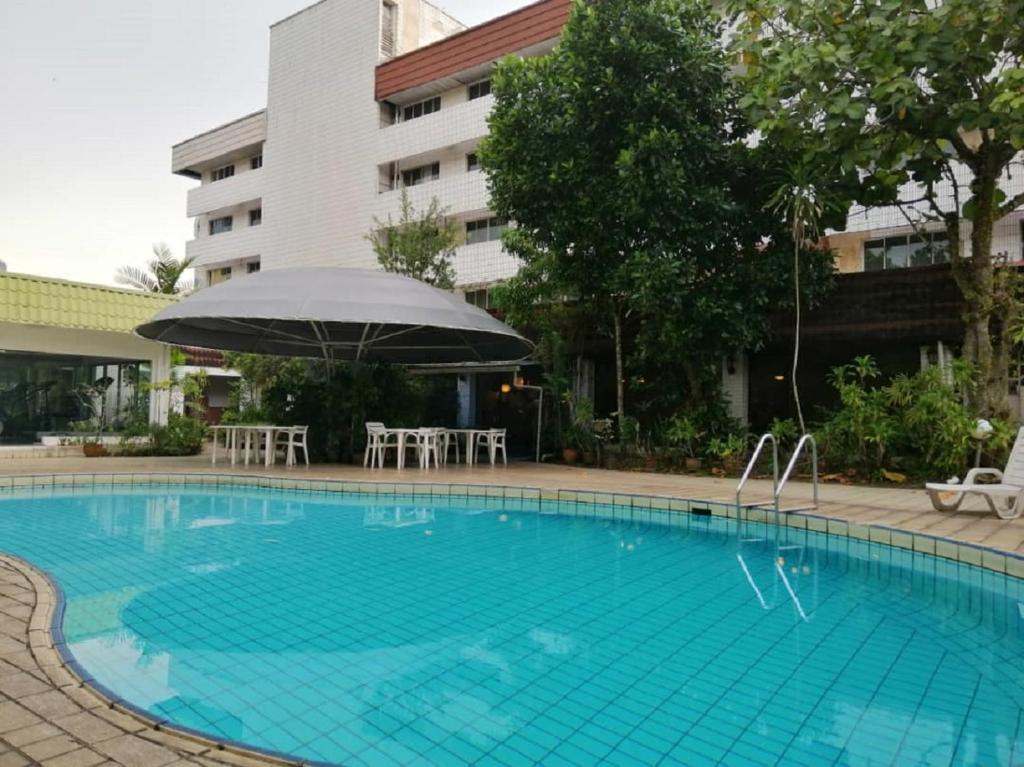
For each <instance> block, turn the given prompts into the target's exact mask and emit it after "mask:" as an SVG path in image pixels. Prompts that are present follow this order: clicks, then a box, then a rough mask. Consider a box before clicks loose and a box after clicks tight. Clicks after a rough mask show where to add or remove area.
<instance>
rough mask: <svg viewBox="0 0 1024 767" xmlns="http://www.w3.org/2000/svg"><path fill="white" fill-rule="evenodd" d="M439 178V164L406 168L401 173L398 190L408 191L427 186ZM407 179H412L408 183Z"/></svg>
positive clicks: (433, 163)
mask: <svg viewBox="0 0 1024 767" xmlns="http://www.w3.org/2000/svg"><path fill="white" fill-rule="evenodd" d="M439 178H441V163H440V162H431V163H427V164H426V165H418V166H416V167H415V168H408V169H406V170H403V171H401V185H400V187H399V188H401V189H408V188H410V187H414V186H420V185H422V184H427V183H429V182H431V181H437V180H438V179H439ZM409 179H413V180H412V182H411V183H410V182H409Z"/></svg>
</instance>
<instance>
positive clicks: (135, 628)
mask: <svg viewBox="0 0 1024 767" xmlns="http://www.w3.org/2000/svg"><path fill="white" fill-rule="evenodd" d="M603 511H604V512H605V513H607V512H609V511H611V510H610V509H607V508H606V509H604V510H603ZM616 513H617V514H618V515H619V516H620V517H621V518H620V519H606V518H597V517H595V513H594V509H593V508H592V507H587V506H579V507H577V506H575V505H574V504H564V503H563V504H560V505H554V504H552V505H550V506H549V505H541V504H539V503H538V502H523V501H519V502H516V501H497V500H484V499H472V498H471V499H466V498H462V499H447V498H444V499H435V500H433V501H431V502H424V500H423V499H422V498H421V499H413V498H402V497H393V496H392V497H388V496H378V497H374V496H341V495H338V494H327V493H311V492H310V493H306V492H291V491H288V492H282V491H270V490H256V489H241V488H230V489H214V488H210V489H199V488H185V487H174V486H150V487H142V488H138V487H136V488H110V487H107V488H95V489H93V488H89V489H77V490H76V489H70V488H68V489H63V490H62V489H60V488H55V489H53V490H37V491H26V492H24V493H22V494H20V495H19V494H15V493H11V492H7V493H4V494H0V550H5V551H8V552H11V553H13V554H16V555H19V556H22V557H24V558H25V559H27V560H29V561H31V562H33V563H34V564H36V565H37V566H39V567H41V568H43V569H45V570H46V571H48V572H49V573H50V574H51V575H52V576H53V577H54V579H55V580H56V581H57V583H58V584H59V585H60V587H61V588H62V589H63V591H64V593H65V595H66V598H67V607H66V612H65V616H64V623H63V629H64V632H65V636H66V641H67V645H68V649H69V650H70V652H71V653H72V654H73V656H74V658H75V659H76V660H77V661H78V662H79V663H80V664H81V666H82V667H83V668H84V670H85V671H86V672H87V673H88V674H90V675H91V676H92V677H94V678H95V680H96V681H97V682H98V683H99V684H101V685H103V686H104V687H106V688H108V689H109V690H110V691H112V692H113V693H115V694H117V695H119V696H121V697H123V698H125V699H126V700H127V701H129V702H131V703H133V704H135V705H137V706H138V707H140V708H143V709H145V710H146V711H148V712H150V713H151V714H152V715H154V716H156V717H160V718H164V719H166V720H169V721H171V722H174V723H176V724H179V725H183V726H186V727H189V728H193V729H196V730H201V731H203V732H205V733H208V734H211V735H214V736H220V737H224V738H230V739H233V740H238V741H243V742H245V743H248V744H251V745H254V746H257V747H261V748H264V749H269V750H273V751H278V752H286V753H289V754H293V755H297V756H301V757H304V758H306V759H310V760H318V761H323V762H329V763H344V764H348V765H363V764H372V765H392V764H438V765H452V764H462V763H472V764H480V765H499V764H500V765H529V764H544V765H546V766H547V765H568V764H573V765H596V764H621V765H643V764H651V765H654V764H661V765H687V766H688V767H695V766H699V765H713V764H725V765H775V764H783V765H808V766H809V767H817V766H818V765H844V766H849V767H859V766H861V765H863V766H864V767H867V766H868V765H872V766H873V765H889V764H892V765H948V764H956V765H1013V764H1020V763H1024V716H1022V712H1024V632H1022V625H1024V619H1022V615H1024V607H1021V600H1024V588H1022V584H1021V582H1020V581H1018V580H1016V579H1012V578H1006V577H1003V576H1000V575H996V574H993V573H990V572H985V571H982V570H979V569H975V568H971V567H967V566H964V565H959V564H956V563H953V562H949V561H946V560H940V559H936V558H933V557H928V556H925V555H921V554H912V553H909V552H906V551H900V550H895V549H891V548H888V547H885V546H880V545H876V544H866V543H864V542H860V541H851V540H848V539H845V538H838V537H828V536H824V535H820V534H816V533H809V532H806V531H798V530H795V529H792V528H785V527H782V528H780V527H777V526H772V525H767V524H763V523H760V524H759V523H746V524H743V525H738V524H737V523H736V522H735V521H726V520H723V519H719V518H707V517H699V516H691V515H688V514H675V515H672V516H671V518H672V519H673V520H674V522H675V524H674V525H671V526H670V525H667V524H663V522H665V521H666V520H668V519H669V515H668V514H667V513H664V512H652V511H641V510H631V509H628V508H625V509H619V510H617V511H616Z"/></svg>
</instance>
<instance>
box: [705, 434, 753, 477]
mask: <svg viewBox="0 0 1024 767" xmlns="http://www.w3.org/2000/svg"><path fill="white" fill-rule="evenodd" d="M746 450H747V441H746V440H745V439H744V438H743V437H741V436H740V435H739V434H730V435H728V436H727V437H724V438H722V437H714V438H712V440H711V441H710V442H709V443H708V449H707V454H708V456H709V457H711V458H714V459H717V460H718V461H721V463H722V467H723V468H724V469H725V470H726V472H728V473H730V474H735V473H737V472H738V471H739V470H740V469H741V468H742V466H743V458H744V455H745V454H746Z"/></svg>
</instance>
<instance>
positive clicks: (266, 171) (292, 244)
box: [172, 0, 570, 288]
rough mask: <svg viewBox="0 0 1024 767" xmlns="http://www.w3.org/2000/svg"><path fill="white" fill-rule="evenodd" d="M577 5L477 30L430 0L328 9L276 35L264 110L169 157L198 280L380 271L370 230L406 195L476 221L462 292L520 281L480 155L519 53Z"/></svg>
mask: <svg viewBox="0 0 1024 767" xmlns="http://www.w3.org/2000/svg"><path fill="white" fill-rule="evenodd" d="M569 8H570V3H569V0H543V2H539V3H535V4H533V5H530V6H527V7H526V8H523V9H521V10H519V11H516V12H514V13H512V14H508V15H507V16H504V17H501V18H498V19H494V20H492V21H490V22H487V23H485V24H482V25H480V26H477V27H474V28H472V29H466V28H464V27H463V26H462V25H461V24H459V23H458V22H457V21H455V20H454V19H452V18H451V17H450V16H448V15H447V14H445V13H444V12H443V11H441V10H440V9H438V8H436V7H434V6H432V5H430V4H429V3H426V2H423V0H395V1H393V0H323V1H322V2H319V3H317V4H315V5H312V6H310V7H309V8H306V9H305V10H303V11H300V12H299V13H296V14H295V15H293V16H290V17H288V18H286V19H284V20H282V21H280V22H278V23H277V24H275V25H274V26H272V27H271V37H270V67H269V78H268V92H267V107H266V109H263V110H261V111H259V112H256V113H253V114H251V115H246V116H245V117H241V118H239V119H238V120H235V121H233V122H231V123H228V124H226V125H222V126H220V127H218V128H214V129H213V130H210V131H207V132H206V133H203V134H200V135H198V136H195V137H193V138H190V139H188V140H187V141H184V142H182V143H180V144H177V145H176V146H175V147H174V148H173V152H172V170H173V172H175V173H178V174H182V175H186V176H189V177H192V178H195V179H197V180H199V181H200V182H201V183H200V185H199V186H197V187H196V188H194V189H192V190H190V191H189V193H188V202H187V211H186V212H187V215H188V216H189V217H192V218H193V219H194V220H195V239H193V240H191V241H190V242H189V243H188V245H187V248H186V253H187V255H189V256H195V257H196V262H195V265H196V268H197V272H198V277H199V283H200V284H213V283H216V282H219V281H221V280H223V279H228V278H231V277H237V276H240V275H243V274H245V273H247V272H251V271H255V270H257V269H261V268H262V269H278V268H284V267H288V266H296V265H309V266H312V265H337V266H361V267H372V266H375V264H376V260H375V257H374V255H373V252H372V250H371V247H370V244H369V242H367V240H366V239H365V236H366V234H367V233H368V232H370V231H371V229H372V228H373V227H374V220H375V219H380V220H384V219H386V218H387V217H388V216H389V215H391V216H396V215H397V213H398V207H399V196H400V191H399V188H400V187H401V186H406V187H408V188H409V194H410V197H411V200H412V202H413V205H414V206H415V207H416V208H417V209H420V208H421V207H425V206H426V205H428V204H429V203H430V200H431V199H432V198H435V197H436V198H437V199H438V200H439V202H440V203H441V204H442V205H444V206H445V207H447V208H448V209H449V211H450V213H451V214H452V215H453V216H455V217H457V218H458V219H459V220H460V221H461V222H463V224H464V225H465V227H466V244H465V245H463V246H461V247H460V248H459V249H458V252H457V254H456V259H455V267H456V272H457V281H458V284H459V286H460V287H462V288H471V287H474V286H480V285H485V284H487V283H491V282H494V281H495V280H499V279H502V278H505V277H508V276H510V275H511V274H513V273H514V271H515V268H516V265H515V262H514V260H513V259H512V258H510V257H509V256H507V255H505V254H504V253H503V252H502V250H501V247H500V244H499V242H498V241H497V238H498V235H499V234H500V230H501V223H500V222H498V221H497V220H495V219H494V217H493V216H492V215H490V212H489V211H488V208H487V185H486V180H485V178H484V176H483V174H482V173H481V172H480V170H479V168H478V166H477V163H476V159H475V154H474V152H475V149H476V147H477V145H478V144H479V142H480V139H481V138H482V137H483V136H484V135H485V133H486V130H487V125H486V118H487V114H488V113H489V111H490V109H491V107H492V104H493V97H492V96H491V95H490V82H489V80H488V77H489V75H490V71H491V68H492V66H493V64H494V62H495V61H496V60H497V59H499V58H500V57H501V56H503V55H505V54H509V53H518V54H521V55H532V54H536V53H540V52H544V51H547V50H550V49H551V47H553V45H554V43H555V41H556V40H557V39H558V35H559V33H560V31H561V28H562V26H563V25H564V23H565V20H566V18H567V17H568V13H569Z"/></svg>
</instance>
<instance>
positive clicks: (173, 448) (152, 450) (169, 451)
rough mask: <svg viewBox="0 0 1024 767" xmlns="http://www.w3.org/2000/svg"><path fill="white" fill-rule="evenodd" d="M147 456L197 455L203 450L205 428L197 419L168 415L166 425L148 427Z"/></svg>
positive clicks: (176, 414) (177, 414)
mask: <svg viewBox="0 0 1024 767" xmlns="http://www.w3.org/2000/svg"><path fill="white" fill-rule="evenodd" d="M149 435H150V446H149V450H148V451H147V454H148V455H198V454H199V453H201V452H202V450H203V442H204V441H205V440H206V435H207V428H206V424H204V423H203V422H202V421H201V420H199V419H198V418H194V417H192V416H186V415H181V414H180V413H170V414H169V415H168V416H167V424H166V425H162V424H153V425H151V426H150V430H149Z"/></svg>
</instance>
